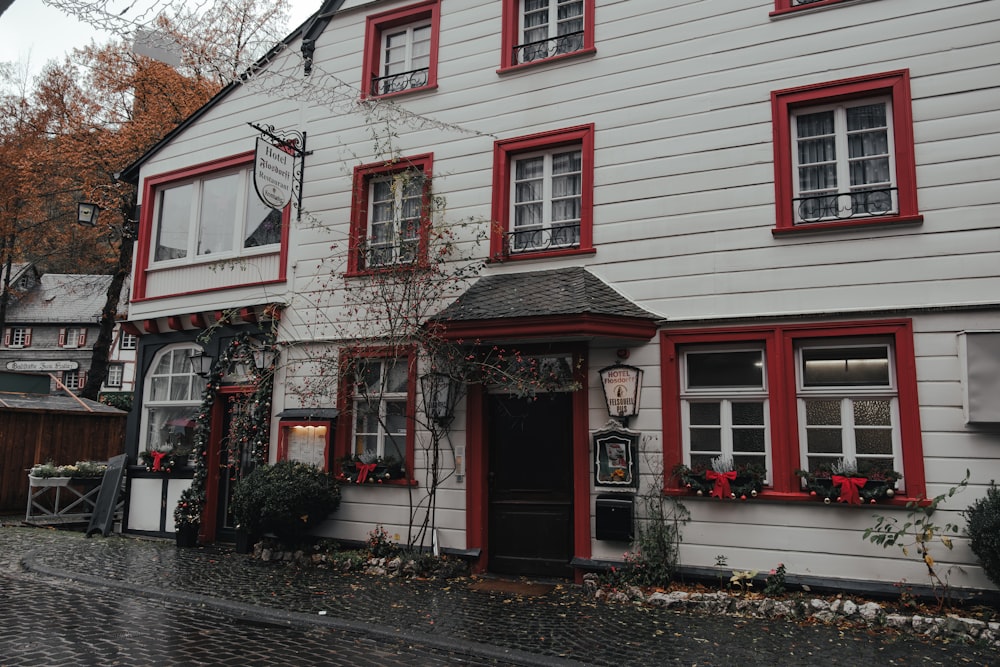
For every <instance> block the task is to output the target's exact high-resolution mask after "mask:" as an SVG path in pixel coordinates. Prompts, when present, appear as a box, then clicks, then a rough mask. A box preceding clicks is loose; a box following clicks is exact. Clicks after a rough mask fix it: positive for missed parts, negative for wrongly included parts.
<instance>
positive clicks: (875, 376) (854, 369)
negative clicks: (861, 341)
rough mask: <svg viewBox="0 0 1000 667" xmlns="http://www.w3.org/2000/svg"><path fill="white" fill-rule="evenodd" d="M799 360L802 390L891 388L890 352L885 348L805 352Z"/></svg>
mask: <svg viewBox="0 0 1000 667" xmlns="http://www.w3.org/2000/svg"><path fill="white" fill-rule="evenodd" d="M801 358H802V385H803V386H804V387H851V386H878V387H888V386H890V385H891V378H890V376H889V375H890V373H889V349H888V347H886V346H884V345H880V346H873V347H846V348H805V349H803V350H802V355H801Z"/></svg>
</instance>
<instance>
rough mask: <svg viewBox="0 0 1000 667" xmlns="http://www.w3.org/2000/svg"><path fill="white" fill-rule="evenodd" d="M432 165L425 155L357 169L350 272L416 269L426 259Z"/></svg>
mask: <svg viewBox="0 0 1000 667" xmlns="http://www.w3.org/2000/svg"><path fill="white" fill-rule="evenodd" d="M431 163H432V158H431V155H430V154H427V155H418V156H415V157H412V158H406V159H404V160H402V161H396V162H393V163H392V164H374V165H365V166H360V167H357V168H355V170H354V202H353V205H352V215H351V246H352V248H351V253H350V260H349V267H348V268H349V271H350V272H355V273H356V272H361V271H366V270H372V269H378V268H387V267H391V266H398V265H413V264H417V263H419V262H420V261H421V260H422V259H423V258H424V257H425V256H426V250H427V226H428V211H429V207H430V192H431V186H430V180H431ZM400 165H403V166H400Z"/></svg>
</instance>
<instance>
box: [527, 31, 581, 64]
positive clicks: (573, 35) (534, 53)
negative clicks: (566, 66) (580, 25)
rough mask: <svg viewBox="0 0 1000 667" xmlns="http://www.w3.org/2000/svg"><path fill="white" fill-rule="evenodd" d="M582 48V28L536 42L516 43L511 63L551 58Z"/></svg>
mask: <svg viewBox="0 0 1000 667" xmlns="http://www.w3.org/2000/svg"><path fill="white" fill-rule="evenodd" d="M582 48H583V30H578V31H576V32H568V33H566V34H565V35H559V36H557V37H549V38H548V39H541V40H539V41H537V42H528V43H527V44H518V45H517V46H515V47H514V53H513V61H512V62H513V64H514V65H517V64H519V63H530V62H533V61H535V60H541V59H542V58H551V57H552V56H558V55H561V54H563V53H573V52H574V51H579V50H581V49H582Z"/></svg>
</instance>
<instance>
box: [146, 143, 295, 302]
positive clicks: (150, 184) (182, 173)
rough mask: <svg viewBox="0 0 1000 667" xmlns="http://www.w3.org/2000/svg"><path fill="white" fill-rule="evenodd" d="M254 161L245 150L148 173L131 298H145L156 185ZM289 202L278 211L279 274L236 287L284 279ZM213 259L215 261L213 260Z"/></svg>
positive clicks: (233, 167) (230, 287)
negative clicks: (279, 241) (279, 240)
mask: <svg viewBox="0 0 1000 667" xmlns="http://www.w3.org/2000/svg"><path fill="white" fill-rule="evenodd" d="M253 162H254V151H247V152H245V153H239V154H237V155H230V156H228V157H224V158H219V159H217V160H211V161H209V162H203V163H201V164H196V165H192V166H190V167H184V168H182V169H175V170H173V171H168V172H164V173H162V174H156V175H155V176H150V177H148V178H146V180H145V181H144V182H143V185H142V201H143V204H142V207H141V209H140V211H139V235H138V243H137V244H136V260H135V274H134V284H133V288H132V300H133V301H142V300H144V299H145V298H146V280H147V273H148V272H149V271H150V270H151V269H150V257H151V254H152V240H153V233H154V231H155V230H154V224H155V223H154V220H153V213H154V209H155V208H156V206H155V202H156V191H157V189H158V188H161V187H164V186H167V185H170V184H171V183H175V182H177V181H184V180H188V179H196V178H204V177H205V176H208V175H209V174H212V173H213V172H217V171H224V170H226V169H236V168H238V167H247V166H252V165H253ZM290 211H291V205H289V206H286V207H285V208H284V210H282V212H281V247H280V250H275V252H276V253H278V254H280V258H279V266H280V269H279V275H278V277H277V279H275V280H264V281H261V282H260V283H247V284H244V285H239V286H238V287H248V286H251V285H256V284H268V283H276V282H284V281H285V271H286V267H287V266H288V229H289V226H290V225H289V220H290ZM210 257H211V256H210V255H206V259H205V260H204V261H203V262H201V261H199V262H198V263H196V264H192V265H191V266H200V265H209V264H212V263H213V260H211V259H208V258H210ZM215 261H216V262H217V261H219V260H215ZM233 288H234V286H231V285H230V286H226V287H218V288H210V289H206V290H197V291H199V292H200V291H218V290H227V289H233Z"/></svg>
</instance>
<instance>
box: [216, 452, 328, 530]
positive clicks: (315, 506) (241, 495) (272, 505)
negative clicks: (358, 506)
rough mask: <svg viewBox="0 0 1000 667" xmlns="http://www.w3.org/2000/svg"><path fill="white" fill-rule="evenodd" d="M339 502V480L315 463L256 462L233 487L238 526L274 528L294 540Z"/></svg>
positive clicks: (233, 503)
mask: <svg viewBox="0 0 1000 667" xmlns="http://www.w3.org/2000/svg"><path fill="white" fill-rule="evenodd" d="M339 506H340V487H339V486H338V485H337V481H336V480H335V479H333V478H332V477H331V476H330V475H328V474H327V473H325V472H323V471H322V470H320V469H319V468H317V467H316V466H311V465H307V464H305V463H297V462H295V461H279V462H278V463H275V464H274V465H261V466H257V468H255V469H254V471H253V472H251V473H250V474H249V475H247V476H246V477H243V478H242V479H240V480H239V481H238V482H237V483H236V486H235V488H234V489H233V502H232V507H233V515H234V518H235V519H236V523H237V527H239V528H243V529H245V530H247V531H248V532H249V533H251V534H259V533H262V532H265V533H266V532H272V533H274V534H275V535H276V536H277V537H278V539H279V540H281V541H282V542H284V543H286V544H295V543H297V542H299V541H301V539H302V538H303V537H304V536H305V535H306V534H307V533H308V532H309V529H310V528H312V527H313V526H315V525H316V524H318V523H320V522H321V521H323V519H325V518H326V517H327V516H328V515H329V514H330V513H331V512H333V511H334V510H336V509H337V507H339Z"/></svg>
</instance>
